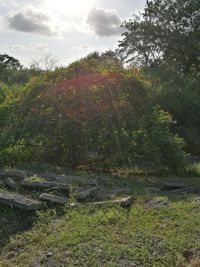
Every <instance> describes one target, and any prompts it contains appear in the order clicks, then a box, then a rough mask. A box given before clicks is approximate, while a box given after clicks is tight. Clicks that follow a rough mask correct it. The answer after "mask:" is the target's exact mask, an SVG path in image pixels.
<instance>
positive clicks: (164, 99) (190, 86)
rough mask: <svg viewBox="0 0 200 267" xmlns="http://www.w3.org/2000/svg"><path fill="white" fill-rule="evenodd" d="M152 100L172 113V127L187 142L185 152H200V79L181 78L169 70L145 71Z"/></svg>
mask: <svg viewBox="0 0 200 267" xmlns="http://www.w3.org/2000/svg"><path fill="white" fill-rule="evenodd" d="M145 77H146V78H148V79H150V80H151V82H152V86H151V89H150V90H151V94H152V98H153V99H154V102H155V103H158V104H159V105H160V106H161V107H162V108H163V109H164V110H166V111H168V112H169V113H170V114H172V115H173V120H175V121H177V123H176V125H175V126H174V127H173V128H174V130H175V131H176V133H178V134H179V135H180V136H182V137H183V138H184V139H185V141H186V143H187V147H186V148H187V151H188V152H191V153H194V154H198V155H200V149H199V148H200V146H199V145H200V139H199V136H200V126H199V125H200V105H199V103H200V91H199V87H200V79H199V78H196V79H193V78H184V77H181V76H180V75H179V74H178V73H176V72H174V71H172V70H166V69H165V68H155V69H153V70H147V71H146V72H145Z"/></svg>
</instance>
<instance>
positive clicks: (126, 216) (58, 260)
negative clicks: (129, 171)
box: [0, 174, 200, 267]
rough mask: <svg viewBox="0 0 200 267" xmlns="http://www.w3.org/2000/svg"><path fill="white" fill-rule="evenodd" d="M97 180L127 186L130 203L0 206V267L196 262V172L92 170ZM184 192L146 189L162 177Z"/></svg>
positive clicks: (199, 186) (171, 266)
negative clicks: (31, 209)
mask: <svg viewBox="0 0 200 267" xmlns="http://www.w3.org/2000/svg"><path fill="white" fill-rule="evenodd" d="M97 179H98V180H99V183H106V182H107V186H109V187H112V186H113V184H115V185H118V186H121V187H123V186H125V185H126V186H127V185H128V186H129V188H130V189H131V192H132V194H133V198H134V201H133V205H132V206H131V207H130V208H121V207H118V206H115V207H111V206H105V207H101V208H99V207H94V206H92V205H91V206H90V205H80V206H77V207H75V208H70V207H68V206H66V207H65V208H64V209H61V208H55V207H54V208H53V207H52V208H50V209H48V210H46V211H41V212H37V213H24V212H21V211H18V210H15V209H11V208H5V207H4V206H0V245H1V250H0V267H16V266H17V267H18V266H19V267H25V266H27V267H28V266H29V267H36V266H44V267H47V266H48V267H62V266H63V267H64V266H69V267H72V266H88V267H93V266H94V267H95V266H106V267H115V266H116V267H117V266H119V267H131V266H137V267H142V266H144V267H156V266H157V267H165V266H166V267H184V266H185V267H186V266H188V267H198V266H200V198H199V201H198V199H196V200H197V201H194V199H195V198H197V196H198V195H199V196H200V178H199V177H185V178H180V177H154V176H132V175H124V174H123V175H121V176H120V175H119V176H118V177H116V175H115V176H114V177H109V175H107V176H106V175H105V176H103V178H102V177H101V176H100V175H99V177H98V178H97ZM174 181H175V182H179V183H180V182H181V183H185V184H187V185H189V187H190V188H191V189H192V190H191V193H189V192H185V193H184V192H182V193H180V192H173V193H170V192H164V193H162V194H159V193H154V194H149V193H146V192H145V188H146V187H162V186H163V185H164V184H165V183H166V182H174Z"/></svg>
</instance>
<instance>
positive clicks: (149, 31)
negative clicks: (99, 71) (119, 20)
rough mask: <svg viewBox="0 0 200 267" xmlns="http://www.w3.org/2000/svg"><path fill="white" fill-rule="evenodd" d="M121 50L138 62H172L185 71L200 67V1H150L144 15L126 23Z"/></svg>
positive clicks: (150, 64) (199, 68) (152, 63)
mask: <svg viewBox="0 0 200 267" xmlns="http://www.w3.org/2000/svg"><path fill="white" fill-rule="evenodd" d="M122 27H123V28H124V29H125V32H124V33H123V34H122V35H123V37H124V38H123V40H122V41H121V42H120V44H119V53H120V55H121V56H122V57H123V58H124V59H126V61H128V62H131V63H133V64H136V65H140V66H141V65H145V66H155V65H160V64H170V65H173V66H176V67H177V68H178V69H179V70H181V72H182V73H184V74H188V73H191V72H192V71H194V70H195V71H198V70H200V1H199V0H152V1H147V3H146V7H145V9H144V12H143V13H142V14H140V16H136V15H134V16H133V18H132V19H130V20H128V21H125V22H124V23H123V24H122Z"/></svg>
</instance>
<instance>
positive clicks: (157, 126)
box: [134, 109, 184, 171]
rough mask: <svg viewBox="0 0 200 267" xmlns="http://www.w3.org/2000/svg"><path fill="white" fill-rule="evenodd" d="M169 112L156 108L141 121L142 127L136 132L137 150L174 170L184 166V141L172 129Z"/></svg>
mask: <svg viewBox="0 0 200 267" xmlns="http://www.w3.org/2000/svg"><path fill="white" fill-rule="evenodd" d="M170 120H171V118H170V116H169V114H168V113H166V112H164V111H162V110H160V109H154V110H153V112H152V113H151V114H147V115H146V116H145V118H144V120H143V121H141V129H140V130H139V131H136V132H135V133H134V139H135V144H136V147H137V151H138V150H139V151H140V153H141V155H145V156H147V157H148V158H150V159H152V160H153V161H155V162H157V163H160V164H161V165H164V166H165V167H166V166H168V167H169V168H170V169H171V170H172V171H178V170H179V169H182V168H184V160H183V158H184V157H183V151H182V149H183V147H184V142H183V140H182V139H180V138H179V137H178V136H177V135H174V134H173V133H172V132H171V131H170V125H169V124H170Z"/></svg>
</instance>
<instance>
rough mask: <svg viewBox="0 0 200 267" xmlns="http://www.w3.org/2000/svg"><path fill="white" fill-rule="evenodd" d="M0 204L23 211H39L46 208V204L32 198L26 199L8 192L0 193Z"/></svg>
mask: <svg viewBox="0 0 200 267" xmlns="http://www.w3.org/2000/svg"><path fill="white" fill-rule="evenodd" d="M0 203H1V204H5V205H8V206H11V207H15V208H18V209H22V210H30V211H31V210H38V209H42V208H43V207H44V203H42V202H40V201H36V200H33V199H30V198H26V197H24V196H22V195H19V194H11V193H7V192H1V193H0Z"/></svg>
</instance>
